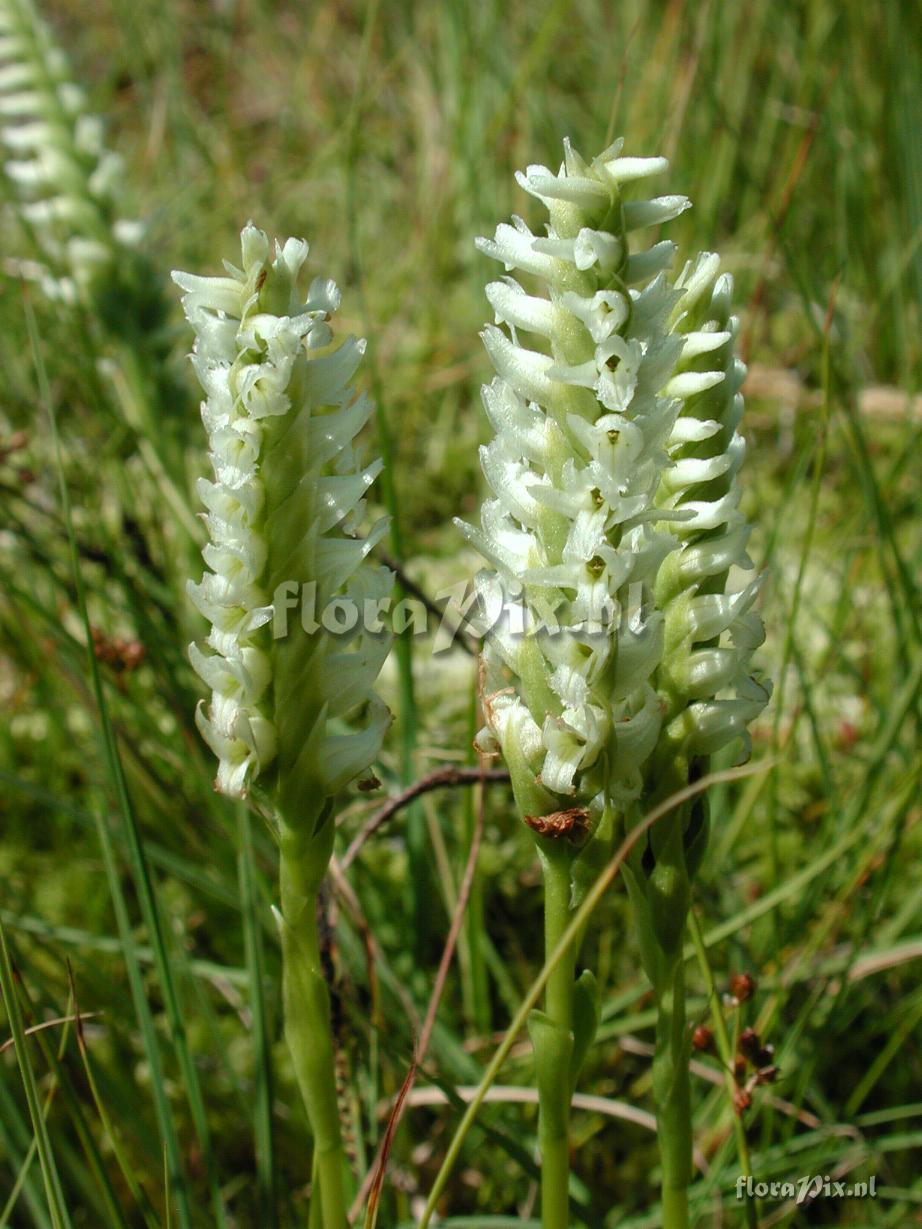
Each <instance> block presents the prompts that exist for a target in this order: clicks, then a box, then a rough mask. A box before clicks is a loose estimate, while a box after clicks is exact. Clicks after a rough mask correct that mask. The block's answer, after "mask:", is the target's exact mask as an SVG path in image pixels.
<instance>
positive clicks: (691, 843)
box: [685, 794, 711, 881]
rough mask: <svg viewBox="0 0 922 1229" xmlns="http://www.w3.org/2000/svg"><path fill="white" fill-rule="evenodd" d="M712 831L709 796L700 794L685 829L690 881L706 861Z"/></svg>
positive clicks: (686, 863) (686, 856)
mask: <svg viewBox="0 0 922 1229" xmlns="http://www.w3.org/2000/svg"><path fill="white" fill-rule="evenodd" d="M710 831H711V806H710V803H709V801H708V796H707V794H699V795H698V796H697V798H695V799H694V801H693V802H692V804H691V812H690V815H689V819H688V827H687V828H686V829H685V870H686V873H687V874H688V878H689V881H690V880H692V879H694V877H695V875H696V874H697V873H698V867H699V866H700V865H701V863H702V861H703V860H704V855H705V853H706V851H707V846H708V839H709V837H710Z"/></svg>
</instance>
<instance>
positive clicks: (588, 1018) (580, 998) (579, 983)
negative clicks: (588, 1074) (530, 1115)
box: [570, 969, 602, 1097]
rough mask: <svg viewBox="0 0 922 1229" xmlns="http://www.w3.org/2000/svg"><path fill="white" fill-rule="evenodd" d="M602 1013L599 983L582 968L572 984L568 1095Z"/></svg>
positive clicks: (587, 1051)
mask: <svg viewBox="0 0 922 1229" xmlns="http://www.w3.org/2000/svg"><path fill="white" fill-rule="evenodd" d="M601 1014H602V1003H601V999H600V996H599V983H598V982H597V981H596V977H595V974H594V973H593V972H592V970H591V969H583V971H582V973H580V975H579V977H578V978H577V979H576V981H575V983H574V985H573V1053H572V1054H571V1056H570V1096H571V1097H572V1096H573V1093H574V1092H575V1091H576V1082H577V1080H578V1079H579V1074H580V1072H581V1071H582V1069H583V1064H584V1063H585V1061H586V1055H587V1054H588V1053H589V1049H590V1047H591V1045H592V1043H593V1041H595V1034H596V1030H597V1029H598V1027H599V1019H600V1018H601Z"/></svg>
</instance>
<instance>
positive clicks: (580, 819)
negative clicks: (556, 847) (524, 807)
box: [522, 807, 589, 841]
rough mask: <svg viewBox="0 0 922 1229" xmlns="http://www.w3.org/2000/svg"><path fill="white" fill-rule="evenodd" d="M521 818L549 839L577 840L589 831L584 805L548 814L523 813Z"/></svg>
mask: <svg viewBox="0 0 922 1229" xmlns="http://www.w3.org/2000/svg"><path fill="white" fill-rule="evenodd" d="M522 818H523V819H524V820H525V822H526V824H527V825H528V826H529V828H531V830H532V831H533V832H537V833H538V835H539V836H546V837H549V838H550V839H551V840H559V839H560V837H565V838H566V839H567V840H568V841H578V840H581V839H582V837H584V836H585V835H586V833H587V832H588V831H589V812H588V811H587V810H586V808H585V807H571V808H570V809H569V810H568V811H551V813H550V814H549V815H524V816H523V817H522Z"/></svg>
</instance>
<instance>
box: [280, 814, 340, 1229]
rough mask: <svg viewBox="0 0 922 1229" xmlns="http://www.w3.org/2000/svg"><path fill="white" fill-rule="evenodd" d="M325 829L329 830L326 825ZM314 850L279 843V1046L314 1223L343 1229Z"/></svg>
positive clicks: (290, 840)
mask: <svg viewBox="0 0 922 1229" xmlns="http://www.w3.org/2000/svg"><path fill="white" fill-rule="evenodd" d="M326 823H327V824H328V825H330V826H332V820H330V819H328V820H327V821H326ZM312 844H313V842H310V841H305V840H304V839H303V838H302V839H299V838H297V837H295V836H292V835H290V834H284V835H283V837H282V841H281V849H280V859H279V885H280V892H281V902H282V919H283V925H282V928H281V929H282V998H283V1002H284V1009H285V1040H286V1041H287V1042H288V1047H289V1049H290V1050H291V1056H292V1059H293V1061H294V1066H295V1075H296V1077H297V1080H298V1086H299V1088H300V1089H301V1095H302V1096H303V1098H304V1104H305V1106H306V1107H307V1114H308V1118H309V1119H310V1124H311V1131H312V1132H313V1136H314V1152H315V1162H314V1168H315V1174H316V1177H317V1182H316V1183H315V1188H316V1187H319V1197H320V1203H321V1212H322V1215H321V1219H320V1224H322V1226H323V1229H346V1226H347V1220H346V1198H345V1193H344V1189H343V1171H344V1168H345V1153H344V1151H343V1144H342V1136H341V1134H340V1125H339V1106H338V1104H337V1100H336V1076H335V1067H334V1052H333V1034H332V1029H331V1025H330V994H329V990H328V989H327V984H326V980H325V979H324V975H323V966H322V963H321V959H320V939H319V934H318V929H317V896H318V893H319V890H320V883H321V881H322V876H321V875H318V874H317V873H316V869H317V862H318V861H319V859H317V858H316V855H315V852H314V851H313V850H312V849H311V845H312ZM314 1198H315V1199H316V1198H317V1190H316V1189H315V1194H314ZM311 1223H312V1224H313V1223H314V1221H313V1220H312V1221H311Z"/></svg>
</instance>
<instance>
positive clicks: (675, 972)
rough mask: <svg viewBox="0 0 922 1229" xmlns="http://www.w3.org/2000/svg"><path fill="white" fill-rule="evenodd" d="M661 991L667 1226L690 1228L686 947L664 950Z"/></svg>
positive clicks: (657, 1071) (659, 1088)
mask: <svg viewBox="0 0 922 1229" xmlns="http://www.w3.org/2000/svg"><path fill="white" fill-rule="evenodd" d="M654 989H655V994H656V1057H655V1058H654V1060H653V1096H654V1100H655V1102H656V1129H657V1134H658V1136H659V1146H660V1159H661V1163H662V1168H663V1181H662V1196H663V1229H687V1227H688V1185H689V1182H690V1181H691V1176H692V1127H691V1087H690V1082H689V1074H688V1060H689V1053H688V1041H687V1036H686V1034H687V1029H686V1026H685V964H684V960H683V956H682V949H681V946H679V947H678V948H677V949H676V950H675V951H671V952H669V953H666V952H663V953H662V967H661V969H660V976H659V977H658V978H657V984H656V986H655V987H654Z"/></svg>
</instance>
